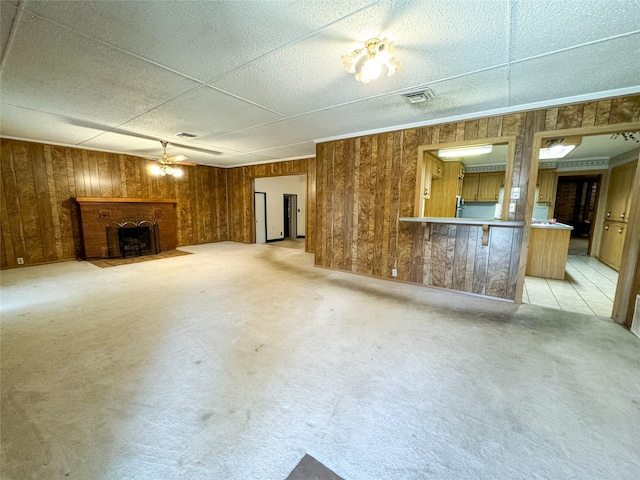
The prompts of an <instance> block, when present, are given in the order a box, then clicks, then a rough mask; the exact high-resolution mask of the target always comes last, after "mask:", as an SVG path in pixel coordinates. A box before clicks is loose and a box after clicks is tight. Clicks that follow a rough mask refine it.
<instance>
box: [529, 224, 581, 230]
mask: <svg viewBox="0 0 640 480" xmlns="http://www.w3.org/2000/svg"><path fill="white" fill-rule="evenodd" d="M531 228H551V229H554V230H573V227H572V226H571V225H565V224H564V223H549V222H541V223H531Z"/></svg>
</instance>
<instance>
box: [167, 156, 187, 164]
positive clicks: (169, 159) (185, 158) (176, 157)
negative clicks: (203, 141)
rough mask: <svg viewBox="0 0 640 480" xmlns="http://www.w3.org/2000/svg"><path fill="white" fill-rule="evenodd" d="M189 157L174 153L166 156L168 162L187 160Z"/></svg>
mask: <svg viewBox="0 0 640 480" xmlns="http://www.w3.org/2000/svg"><path fill="white" fill-rule="evenodd" d="M188 159H189V157H187V156H186V155H182V154H181V155H175V156H173V157H169V158H167V161H168V162H182V161H184V160H188Z"/></svg>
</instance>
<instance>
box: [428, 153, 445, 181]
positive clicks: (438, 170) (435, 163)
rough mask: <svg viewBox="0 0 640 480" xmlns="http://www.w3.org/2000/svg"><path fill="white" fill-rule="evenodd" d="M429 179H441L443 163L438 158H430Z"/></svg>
mask: <svg viewBox="0 0 640 480" xmlns="http://www.w3.org/2000/svg"><path fill="white" fill-rule="evenodd" d="M430 163H431V178H442V170H443V168H444V162H443V161H442V160H440V159H439V158H435V157H431V162H430Z"/></svg>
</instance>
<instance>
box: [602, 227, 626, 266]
mask: <svg viewBox="0 0 640 480" xmlns="http://www.w3.org/2000/svg"><path fill="white" fill-rule="evenodd" d="M626 233H627V226H626V225H625V224H624V223H622V222H605V223H604V228H603V230H602V238H601V241H600V254H599V255H598V259H599V260H600V261H601V262H602V263H605V264H606V265H609V266H610V267H611V268H613V269H614V270H619V269H620V260H621V259H622V247H623V246H624V237H625V236H626Z"/></svg>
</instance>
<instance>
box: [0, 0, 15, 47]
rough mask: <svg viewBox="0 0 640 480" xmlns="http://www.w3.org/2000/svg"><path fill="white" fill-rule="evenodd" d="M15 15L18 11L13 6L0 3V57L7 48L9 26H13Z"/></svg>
mask: <svg viewBox="0 0 640 480" xmlns="http://www.w3.org/2000/svg"><path fill="white" fill-rule="evenodd" d="M16 13H18V9H17V8H16V6H15V5H12V4H10V3H7V2H0V55H2V54H4V50H5V48H7V42H8V40H9V34H10V33H11V25H13V19H14V18H15V16H16Z"/></svg>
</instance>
